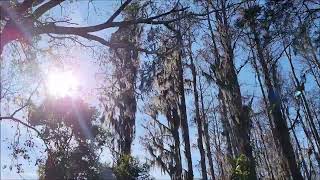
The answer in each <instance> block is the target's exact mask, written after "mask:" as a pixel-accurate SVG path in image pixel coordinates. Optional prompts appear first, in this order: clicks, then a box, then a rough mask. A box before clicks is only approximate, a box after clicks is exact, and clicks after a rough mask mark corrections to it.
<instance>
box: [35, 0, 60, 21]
mask: <svg viewBox="0 0 320 180" xmlns="http://www.w3.org/2000/svg"><path fill="white" fill-rule="evenodd" d="M31 1H32V0H31ZM63 1H64V0H50V1H49V2H46V3H45V4H43V5H41V6H40V7H39V8H37V9H36V10H35V11H34V12H33V13H32V15H33V17H34V18H35V19H38V18H39V17H40V16H42V15H43V14H44V13H45V12H47V11H49V10H50V9H52V8H53V7H55V6H57V5H58V4H60V3H62V2H63Z"/></svg>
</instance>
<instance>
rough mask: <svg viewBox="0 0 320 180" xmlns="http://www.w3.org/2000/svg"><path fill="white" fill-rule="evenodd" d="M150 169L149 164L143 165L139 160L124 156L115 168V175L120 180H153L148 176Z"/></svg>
mask: <svg viewBox="0 0 320 180" xmlns="http://www.w3.org/2000/svg"><path fill="white" fill-rule="evenodd" d="M149 169H150V166H149V165H148V164H147V163H144V164H141V163H140V162H139V160H138V159H136V158H134V157H132V156H130V155H122V157H121V158H120V159H119V160H118V163H117V165H116V167H114V173H115V174H116V176H117V179H119V180H129V179H151V178H150V176H149V174H148V172H149Z"/></svg>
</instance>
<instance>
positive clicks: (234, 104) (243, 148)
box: [207, 1, 257, 179]
mask: <svg viewBox="0 0 320 180" xmlns="http://www.w3.org/2000/svg"><path fill="white" fill-rule="evenodd" d="M219 5H220V6H221V7H222V8H221V12H220V11H217V12H216V16H215V17H216V21H217V26H218V27H217V29H218V33H219V41H220V42H221V47H222V54H221V55H220V54H219V50H218V47H217V45H216V40H215V35H214V33H213V28H212V26H211V20H210V15H208V16H207V17H208V25H209V31H210V34H211V38H212V43H213V46H214V47H213V48H214V49H213V53H214V56H215V60H216V62H215V63H214V69H213V71H214V72H215V78H216V83H217V85H218V86H219V88H220V89H221V94H222V96H223V98H224V99H225V101H226V104H227V108H228V112H229V114H230V116H231V120H232V132H233V134H234V139H233V140H232V141H234V142H233V144H234V145H235V147H234V149H235V151H234V153H235V156H236V157H239V156H240V155H244V156H245V157H246V158H247V159H248V161H249V163H248V165H249V167H248V169H249V175H248V178H249V179H257V176H256V170H255V161H254V158H253V154H252V146H251V144H250V118H249V109H248V107H247V106H244V105H243V104H242V96H241V92H240V86H239V82H238V78H237V73H236V72H235V66H234V62H233V61H234V54H233V48H232V42H231V39H230V38H231V32H230V29H229V25H228V21H229V20H228V16H227V15H226V6H225V5H226V2H225V1H221V2H220V4H219ZM207 12H209V9H208V8H207Z"/></svg>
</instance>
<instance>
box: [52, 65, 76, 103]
mask: <svg viewBox="0 0 320 180" xmlns="http://www.w3.org/2000/svg"><path fill="white" fill-rule="evenodd" d="M47 88H48V92H49V94H50V95H52V96H56V97H64V96H72V95H74V94H75V92H76V91H77V89H78V88H79V81H78V79H77V78H76V77H75V76H74V74H73V73H72V71H62V70H53V71H51V72H49V73H48V79H47Z"/></svg>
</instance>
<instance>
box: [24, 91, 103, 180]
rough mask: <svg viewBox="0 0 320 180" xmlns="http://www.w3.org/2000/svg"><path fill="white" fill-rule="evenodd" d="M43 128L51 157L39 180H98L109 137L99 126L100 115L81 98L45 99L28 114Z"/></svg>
mask: <svg viewBox="0 0 320 180" xmlns="http://www.w3.org/2000/svg"><path fill="white" fill-rule="evenodd" d="M29 122H30V124H32V125H33V126H40V127H42V129H43V130H42V131H41V134H42V137H43V138H46V139H48V140H46V141H45V142H46V145H47V147H48V149H47V152H48V158H47V160H46V162H45V163H43V164H41V165H40V167H39V177H40V179H99V178H100V172H101V171H102V170H103V169H101V168H100V166H101V165H100V163H99V161H98V160H99V156H98V153H99V150H100V149H101V148H102V147H103V146H104V144H105V143H106V140H107V139H108V137H109V134H108V132H107V131H106V130H105V129H103V128H102V127H101V126H100V125H99V124H98V118H97V112H96V110H95V109H94V108H92V107H89V105H88V104H86V103H84V102H83V101H82V100H81V99H73V98H68V97H66V98H58V99H46V100H45V101H44V103H43V104H42V105H40V106H39V107H33V108H32V110H31V112H30V114H29Z"/></svg>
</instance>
